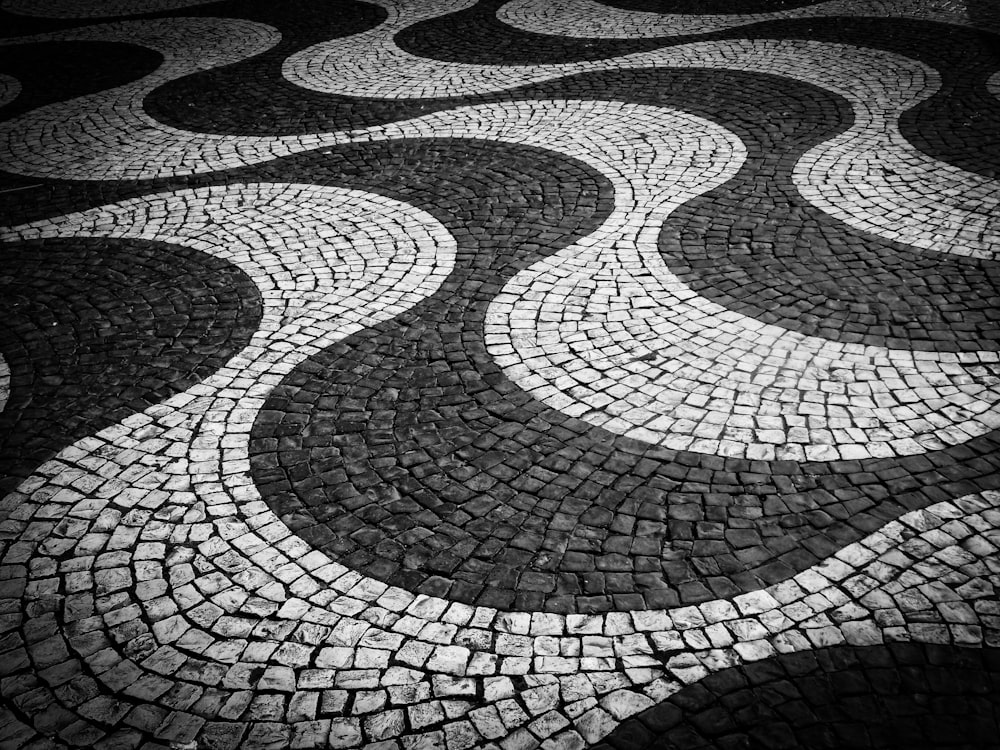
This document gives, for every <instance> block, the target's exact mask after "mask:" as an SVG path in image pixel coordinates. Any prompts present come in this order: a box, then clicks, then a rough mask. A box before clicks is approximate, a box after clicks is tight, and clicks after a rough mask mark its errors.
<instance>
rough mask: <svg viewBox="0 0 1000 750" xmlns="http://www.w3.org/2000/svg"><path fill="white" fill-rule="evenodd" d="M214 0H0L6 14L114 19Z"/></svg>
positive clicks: (189, 6) (0, 6)
mask: <svg viewBox="0 0 1000 750" xmlns="http://www.w3.org/2000/svg"><path fill="white" fill-rule="evenodd" d="M216 1H217V0H85V1H84V2H81V1H80V0H3V2H2V3H0V8H3V10H5V11H7V12H8V13H16V14H18V15H22V16H35V17H37V18H115V17H116V16H136V15H139V14H141V13H155V12H159V11H168V10H179V9H181V8H192V7H195V6H198V5H208V4H210V3H213V2H216Z"/></svg>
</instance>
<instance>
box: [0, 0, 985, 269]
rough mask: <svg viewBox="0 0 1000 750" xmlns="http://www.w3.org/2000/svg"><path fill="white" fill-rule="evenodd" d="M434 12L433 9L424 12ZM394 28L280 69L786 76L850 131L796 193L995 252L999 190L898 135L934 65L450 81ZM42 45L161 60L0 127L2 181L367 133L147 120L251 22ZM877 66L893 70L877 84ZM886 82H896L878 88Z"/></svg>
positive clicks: (864, 61)
mask: <svg viewBox="0 0 1000 750" xmlns="http://www.w3.org/2000/svg"><path fill="white" fill-rule="evenodd" d="M447 7H449V8H451V7H453V4H449V5H448V6H447ZM435 9H438V10H439V8H438V6H437V5H434V6H428V8H427V9H425V15H426V14H430V13H431V12H432V11H435ZM435 12H436V11H435ZM400 18H403V15H402V13H398V14H395V15H393V14H390V20H389V21H388V22H387V23H386V24H383V25H382V26H379V27H377V28H376V29H374V30H372V31H369V32H364V33H362V34H357V35H354V36H351V37H345V38H343V39H337V40H333V42H334V43H336V45H338V46H337V49H336V50H332V49H325V50H324V49H322V45H320V46H317V47H311V48H309V50H306V51H303V52H302V53H299V55H297V56H292V57H291V58H289V60H288V61H287V62H286V71H287V68H288V66H289V65H292V64H293V60H295V59H296V58H298V62H295V63H294V65H293V67H295V68H296V70H298V71H299V72H300V73H302V75H303V76H306V77H307V79H303V78H302V76H299V77H298V78H294V77H293V80H295V82H297V83H299V84H300V85H307V86H309V87H312V88H318V89H319V90H328V91H336V92H339V93H347V94H353V95H358V96H366V97H368V96H388V97H423V96H435V97H437V96H455V95H460V94H464V93H473V92H482V91H494V90H500V89H505V88H512V87H514V86H517V85H521V84H523V83H527V82H531V81H537V80H548V79H552V78H558V77H560V76H564V75H568V74H570V73H574V72H585V71H589V70H605V69H610V68H640V67H672V68H689V67H694V68H716V69H730V70H744V71H748V72H753V73H768V74H774V75H780V76H786V77H791V78H794V79H796V80H801V81H805V82H807V83H812V84H814V85H817V86H820V87H822V88H825V89H828V90H830V91H834V92H836V93H838V94H841V95H843V96H845V97H846V98H847V99H848V100H849V101H850V102H851V104H852V106H853V108H854V110H855V122H854V123H853V125H852V126H851V127H850V128H849V129H848V130H847V131H845V132H844V133H842V134H841V135H839V136H837V137H836V138H834V139H832V140H831V141H828V142H827V143H824V144H820V145H818V146H817V147H816V148H814V149H813V150H812V151H811V152H810V153H809V154H807V155H806V156H805V157H804V158H803V159H802V160H801V162H800V164H799V165H798V167H797V168H796V171H795V177H794V179H795V182H796V185H797V186H798V187H799V189H800V190H801V191H802V192H803V194H804V195H805V196H806V197H807V198H808V199H809V200H810V201H812V202H813V203H815V204H816V205H817V206H818V207H819V208H821V209H822V210H824V211H828V212H830V213H831V214H832V215H834V216H836V217H837V218H839V219H841V220H842V221H844V222H846V223H848V224H849V225H851V226H853V227H855V228H858V229H861V230H863V231H867V232H870V233H872V234H875V235H877V236H879V237H883V238H885V239H890V240H896V241H901V242H908V243H911V244H913V245H915V246H917V247H921V248H925V249H931V250H936V251H942V252H949V253H953V254H958V255H971V256H976V257H993V256H995V254H996V248H997V247H998V246H1000V185H998V184H997V182H996V181H995V180H990V179H988V178H985V177H983V176H981V175H977V174H973V173H970V172H966V171H964V170H961V169H958V168H956V167H952V166H951V165H948V164H944V163H942V162H939V161H936V160H934V159H931V158H930V157H928V156H926V155H925V154H923V153H922V152H920V151H918V150H916V149H915V148H913V147H912V146H911V145H910V144H909V143H908V142H907V141H906V140H905V139H904V138H903V137H902V136H901V135H900V134H899V132H898V127H897V122H898V118H899V115H900V114H901V113H902V112H904V111H906V110H907V109H908V108H910V107H912V106H914V105H915V104H917V103H918V102H920V101H922V100H923V99H926V98H927V97H929V96H931V95H932V94H933V92H934V91H936V90H937V89H938V88H939V86H940V81H939V77H938V75H937V74H936V73H935V72H934V71H933V70H931V69H929V68H927V67H926V66H924V65H922V64H920V63H918V62H915V61H913V60H910V59H908V58H905V57H901V56H899V55H895V54H891V53H887V52H881V51H877V50H868V49H859V48H855V47H852V46H849V45H838V44H826V43H818V42H806V41H796V40H792V41H774V40H758V41H749V40H735V41H726V42H703V43H696V44H690V45H682V46H678V47H672V48H668V49H662V50H655V51H653V52H648V53H642V54H638V55H631V56H627V57H622V58H615V59H610V60H600V61H596V62H589V63H573V64H569V65H540V66H492V67H491V66H462V67H461V70H459V69H456V70H454V71H451V68H450V67H449V65H450V64H446V63H440V62H438V61H433V60H423V59H421V58H415V57H413V56H410V55H407V54H405V53H403V52H401V51H400V50H399V49H398V48H397V47H395V45H394V44H393V43H392V40H391V37H392V34H391V33H390V32H392V31H393V30H394V29H396V30H398V27H399V25H400V24H403V21H401V20H399V19H400ZM403 20H405V21H406V24H408V23H412V22H413V20H414V19H413V18H408V17H407V18H405V19H403ZM406 24H403V25H406ZM373 33H380V34H387V36H386V38H385V39H383V40H382V41H381V42H380V41H379V39H375V38H369V36H366V35H371V34H373ZM44 38H47V39H48V38H68V39H75V38H93V39H105V40H108V41H116V40H117V41H123V40H128V41H130V42H132V43H137V44H142V45H144V46H148V47H150V48H152V49H156V50H157V51H159V52H161V53H162V54H164V55H165V57H166V58H167V59H166V62H165V63H164V65H163V66H162V67H161V68H160V69H159V70H158V71H156V72H155V73H153V74H151V75H150V76H147V77H146V78H144V79H142V80H140V81H136V82H133V83H131V84H127V85H125V86H122V87H118V88H116V89H111V90H108V91H106V92H102V93H99V94H94V95H90V96H85V97H81V98H78V99H75V100H72V101H70V102H64V103H58V104H53V105H50V106H47V107H42V108H40V109H37V110H34V111H33V112H30V113H27V114H25V115H23V116H21V117H18V118H15V119H13V120H12V121H10V122H7V123H4V124H0V154H3V156H4V163H5V169H7V170H8V171H12V172H16V173H19V174H25V175H31V176H36V177H46V176H51V177H58V178H61V179H81V180H86V179H90V180H93V179H149V178H153V177H160V176H166V175H180V174H192V173H201V172H209V171H215V170H221V169H231V168H236V167H240V166H245V165H248V164H256V163H261V162H264V161H267V160H270V159H273V158H277V157H280V156H286V155H289V154H293V153H298V152H301V151H305V150H309V149H314V148H318V147H321V146H324V145H332V144H336V143H344V142H354V141H364V140H365V138H366V137H367V136H366V133H367V132H368V130H358V131H348V132H342V133H326V134H308V135H301V136H279V137H268V136H226V135H218V134H206V133H192V132H188V131H184V130H180V129H177V128H171V127H168V126H165V125H162V124H160V123H157V122H156V121H154V120H153V119H152V118H150V117H149V116H148V115H146V114H145V113H144V112H143V110H142V99H143V97H144V96H145V95H146V94H147V93H149V92H150V91H152V90H153V89H154V88H156V87H157V86H158V85H160V84H161V83H164V82H165V81H167V80H171V79H173V78H177V77H180V76H182V75H186V74H188V73H191V72H194V71H195V70H201V69H204V68H208V67H212V66H215V65H221V64H225V63H227V62H234V61H236V60H239V59H243V58H245V57H246V56H249V55H251V54H256V53H258V52H260V51H263V50H264V49H266V48H268V47H269V46H271V45H273V44H274V43H275V42H276V41H277V38H278V37H277V32H275V31H273V30H272V29H269V28H268V27H264V26H262V25H260V24H250V23H248V22H242V21H231V20H226V21H222V20H213V19H167V20H156V21H134V22H121V23H117V24H109V25H105V26H99V27H93V28H91V29H84V30H79V31H72V32H61V33H60V34H57V35H49V36H46V37H44ZM233 39H241V40H243V41H240V42H233V41H232V40H233ZM22 41H23V40H22ZM888 70H892V71H893V75H892V76H888V77H887V76H885V75H883V73H884V72H885V71H888ZM449 71H451V72H449ZM883 79H884V80H894V81H899V82H901V83H900V84H899V85H898V87H897V86H892V87H888V86H886V85H885V84H883V83H882V82H881V81H882V80H883ZM903 82H906V83H903ZM375 130H377V128H375ZM866 155H869V156H866ZM869 157H870V158H869Z"/></svg>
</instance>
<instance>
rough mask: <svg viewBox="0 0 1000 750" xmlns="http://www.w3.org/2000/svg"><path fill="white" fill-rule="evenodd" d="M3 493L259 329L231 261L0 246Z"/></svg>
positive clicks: (92, 248) (105, 244) (249, 294)
mask: <svg viewBox="0 0 1000 750" xmlns="http://www.w3.org/2000/svg"><path fill="white" fill-rule="evenodd" d="M0 296H2V298H3V300H4V309H5V320H4V326H3V327H2V329H0V352H2V353H3V356H4V358H5V359H6V361H7V364H8V366H9V367H10V370H11V393H10V399H9V400H8V402H7V404H6V407H5V408H4V410H3V411H2V412H0V494H6V492H8V491H9V490H11V489H13V485H15V484H16V483H17V482H18V481H19V480H20V479H22V478H24V477H25V476H27V475H28V474H30V473H31V471H32V470H34V469H35V468H36V467H37V466H38V465H39V464H40V463H42V462H43V461H46V460H47V459H49V458H51V457H52V456H53V455H54V454H55V453H56V452H58V451H59V450H60V449H62V448H64V447H65V446H67V445H69V444H70V443H72V442H73V441H74V440H77V439H79V438H82V437H85V436H87V435H90V434H93V433H95V432H97V431H98V430H100V429H101V428H103V427H107V426H108V425H111V424H114V423H115V422H118V421H120V420H121V419H124V418H125V417H127V416H128V415H130V414H133V413H135V412H137V411H141V410H143V409H145V408H146V407H148V406H150V405H152V404H155V403H158V402H161V401H163V400H164V399H166V398H168V397H169V396H171V395H173V394H175V393H179V392H181V391H183V390H185V389H187V388H189V387H190V386H191V385H194V384H195V383H197V382H199V381H201V380H203V379H204V378H206V377H208V376H209V375H211V374H212V373H213V372H215V371H216V370H217V369H218V368H219V367H220V366H222V365H223V364H224V363H225V362H226V360H228V359H229V358H230V357H231V356H232V355H234V354H235V353H237V352H238V351H240V350H241V349H242V348H243V347H244V346H245V345H246V343H247V342H248V341H249V339H250V337H251V336H252V335H253V333H254V332H255V331H256V330H257V327H258V322H259V320H260V316H261V301H260V295H259V293H258V292H257V288H256V286H255V285H254V284H253V282H252V281H250V279H249V278H248V277H247V276H246V275H245V274H244V273H243V272H242V271H240V270H239V269H237V268H236V267H234V266H232V265H231V264H229V263H226V262H224V261H221V260H219V259H217V258H212V257H209V256H206V255H204V254H203V253H200V252H197V251H194V250H190V249H187V248H182V247H175V246H171V245H166V244H163V243H157V242H149V241H141V240H131V239H130V240H108V239H91V238H78V239H57V240H53V239H46V240H31V241H23V242H17V243H6V244H3V245H0Z"/></svg>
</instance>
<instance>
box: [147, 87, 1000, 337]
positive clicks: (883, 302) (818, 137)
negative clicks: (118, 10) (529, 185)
mask: <svg viewBox="0 0 1000 750" xmlns="http://www.w3.org/2000/svg"><path fill="white" fill-rule="evenodd" d="M161 91H162V89H161ZM607 91H614V92H615V98H616V99H622V100H625V101H630V102H636V103H640V104H649V105H653V106H663V107H674V108H678V109H683V110H686V111H690V112H694V113H696V114H698V115H701V116H703V117H706V118H708V119H711V120H713V121H716V122H718V123H720V124H722V125H724V126H726V127H728V128H731V129H733V130H734V131H735V132H737V133H738V134H739V135H740V137H741V138H743V139H744V140H745V141H746V142H747V144H748V147H749V148H750V157H749V159H748V161H747V164H746V165H745V166H744V168H743V169H742V170H741V172H740V173H739V175H738V176H737V177H736V178H734V179H733V180H731V181H729V182H727V183H726V184H725V185H723V186H721V187H719V188H718V189H716V190H714V191H712V192H710V193H709V194H707V195H705V196H702V197H700V198H698V199H696V200H694V201H691V202H689V203H688V204H687V205H685V206H684V207H682V208H681V209H680V210H679V211H677V212H676V213H675V214H674V216H673V217H672V218H671V220H670V221H668V222H667V223H666V224H665V226H664V230H663V233H662V235H661V249H662V251H663V253H664V256H665V258H666V260H667V262H668V264H669V265H670V266H671V268H672V269H673V270H674V271H675V272H676V273H678V275H679V276H680V277H681V278H682V279H683V280H684V281H685V282H687V283H689V284H690V285H691V286H692V287H693V288H695V289H696V290H697V291H698V292H699V293H701V294H704V295H705V296H706V297H708V298H710V299H712V300H713V301H716V302H718V303H719V304H722V305H725V306H726V307H729V308H730V309H734V310H737V311H739V312H742V313H745V314H747V315H751V316H753V317H757V318H759V319H761V320H763V321H765V322H768V323H775V324H777V325H781V326H783V327H786V328H789V329H790V330H796V331H799V332H802V333H806V334H813V335H819V336H823V337H826V338H829V339H832V340H837V341H844V342H850V343H867V344H872V345H877V346H888V347H897V348H908V349H920V350H935V351H959V350H962V351H978V350H983V349H990V350H992V349H996V348H997V346H998V344H997V339H998V335H1000V334H998V330H997V321H998V318H1000V305H998V301H1000V300H998V291H997V287H998V283H1000V282H998V273H1000V265H998V264H997V263H996V262H995V261H988V260H976V259H969V258H961V257H957V256H942V255H941V254H938V253H933V252H925V251H920V250H914V249H912V248H911V247H909V246H908V245H904V244H901V243H896V242H891V241H887V240H882V239H880V238H877V237H874V236H869V235H866V234H864V233H861V232H858V231H857V230H855V229H853V228H851V227H848V226H847V225H845V224H843V223H842V222H840V221H838V220H836V219H834V218H832V217H830V216H828V215H827V214H825V213H824V212H822V211H821V210H819V209H817V208H816V207H814V206H813V205H812V204H810V203H808V202H807V201H805V200H804V199H803V198H802V197H801V196H800V195H799V193H798V190H797V189H796V188H795V186H794V185H793V184H792V182H791V170H792V169H793V167H794V165H795V163H796V161H797V160H798V159H799V158H800V157H801V156H802V155H803V154H804V153H805V152H806V151H807V150H809V149H810V148H812V147H814V146H816V145H817V144H819V143H822V142H823V141H825V140H827V139H829V138H832V137H833V136H835V135H836V134H837V133H839V132H841V131H843V130H844V129H846V128H847V127H848V126H849V125H850V123H851V121H852V114H851V108H850V106H849V105H848V104H847V103H846V102H845V101H844V100H843V99H841V98H840V97H838V96H835V95H833V94H831V93H829V92H826V91H823V90H822V89H819V88H816V87H813V86H809V85H807V84H801V83H794V82H791V81H789V80H788V79H784V78H780V77H778V76H769V75H753V74H740V73H734V72H731V71H716V70H659V71H649V70H642V71H619V72H608V73H590V74H584V75H578V76H571V77H567V78H564V79H560V80H558V81H553V82H546V83H543V84H538V85H533V86H526V87H522V88H520V89H517V90H516V91H513V92H510V93H509V94H507V95H506V96H496V97H493V98H496V99H502V98H509V99H516V100H528V101H530V100H532V99H534V98H578V97H579V98H601V97H602V96H604V95H605V94H604V92H607ZM154 98H155V95H154ZM485 98H489V97H484V99H485ZM474 101H476V98H467V99H465V100H463V102H464V103H472V102H474ZM161 103H162V102H161ZM341 103H342V104H344V103H346V102H344V101H342V102H341ZM387 104H388V103H387ZM444 104H445V102H444V101H443V100H436V101H434V102H431V103H423V104H419V103H414V102H410V103H408V104H388V106H389V107H390V108H392V109H394V110H395V113H394V114H395V115H402V114H404V113H405V114H406V115H408V116H417V115H419V114H421V113H422V110H420V109H419V108H420V107H423V106H427V107H429V108H431V109H439V108H440V107H441V106H443V105H444ZM458 104H459V101H457V100H453V101H451V102H450V105H451V106H457V105H458ZM367 105H368V102H364V103H361V102H353V103H351V106H350V107H349V109H350V111H351V112H352V113H353V115H352V116H354V117H359V118H361V119H362V120H364V119H367V117H368V116H369V115H371V116H372V117H373V118H374V119H380V118H381V117H382V116H384V115H386V114H387V112H386V111H385V110H384V109H381V108H379V107H376V108H375V109H374V110H372V109H369V108H368V106H367ZM148 108H149V100H147V109H148ZM205 111H206V112H214V111H216V110H215V109H212V108H206V109H205ZM330 115H331V113H330V112H329V111H325V110H324V111H323V112H322V114H321V115H320V116H321V117H323V118H326V117H328V116H330ZM333 117H334V118H335V119H337V120H338V121H339V115H338V114H333ZM314 124H315V125H317V127H321V125H320V124H319V123H314ZM329 124H330V125H333V123H329ZM203 126H205V127H207V128H208V129H218V128H213V127H212V126H211V125H210V124H209V123H203ZM227 126H228V124H227Z"/></svg>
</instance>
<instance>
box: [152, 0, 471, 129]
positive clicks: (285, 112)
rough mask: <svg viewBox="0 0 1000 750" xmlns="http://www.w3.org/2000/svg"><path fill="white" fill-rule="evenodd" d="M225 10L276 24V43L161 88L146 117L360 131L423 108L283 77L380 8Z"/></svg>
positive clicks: (304, 4)
mask: <svg viewBox="0 0 1000 750" xmlns="http://www.w3.org/2000/svg"><path fill="white" fill-rule="evenodd" d="M224 5H225V6H226V9H225V10H226V12H225V15H226V16H227V17H239V18H246V19H248V20H252V21H259V22H261V23H265V24H268V25H270V26H273V27H274V28H276V29H278V31H280V32H281V41H280V42H279V43H278V44H277V45H275V46H274V47H272V48H271V49H269V50H267V51H266V52H264V53H262V54H260V55H256V56H254V57H252V58H248V59H247V60H243V61H241V62H238V63H233V64H231V65H226V66H223V67H220V68H214V69H212V70H209V71H205V72H202V73H195V74H192V75H190V76H186V77H184V78H180V79H177V80H175V81H170V82H168V83H166V84H164V85H163V86H160V87H158V88H157V89H156V90H155V91H153V92H151V93H150V94H149V95H147V96H146V98H145V99H144V101H143V108H144V109H145V110H146V112H147V113H148V114H149V115H150V116H152V117H154V118H156V119H157V120H159V121H161V122H164V123H169V124H173V125H175V126H176V127H181V128H184V129H187V130H196V131H202V132H213V133H227V134H245V135H283V134H298V133H308V132H323V131H328V130H337V129H341V128H344V129H349V128H361V127H366V126H367V125H369V124H371V123H372V122H387V121H391V120H396V119H401V118H405V117H411V116H414V115H415V114H417V113H419V112H422V111H426V110H427V106H426V105H424V106H421V105H419V104H414V103H412V102H394V101H384V100H378V99H373V100H368V99H363V100H357V99H354V98H351V97H342V96H334V95H330V94H324V93H322V92H318V91H311V90H309V89H305V88H302V87H300V86H296V85H294V84H292V83H290V82H289V81H288V80H286V79H285V78H284V77H283V76H282V75H281V66H282V64H283V63H284V61H285V60H286V59H287V58H288V57H289V56H291V55H293V54H294V53H296V52H298V51H299V50H301V49H304V48H306V47H309V46H312V45H314V44H317V43H319V42H322V41H326V40H329V39H335V38H338V37H343V36H350V35H352V34H358V33H361V32H362V31H366V30H368V29H370V28H373V27H375V26H377V25H378V24H380V23H382V22H383V21H384V20H385V16H386V12H385V10H384V9H383V8H381V7H379V6H376V5H371V4H369V3H363V2H353V1H349V2H338V3H315V2H310V0H288V1H287V2H284V3H282V4H281V5H280V6H275V4H274V3H273V2H269V1H268V0H253V1H252V2H248V3H233V2H229V3H224ZM217 12H221V11H217ZM212 15H215V14H214V13H213V14H212ZM452 106H454V105H452Z"/></svg>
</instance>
